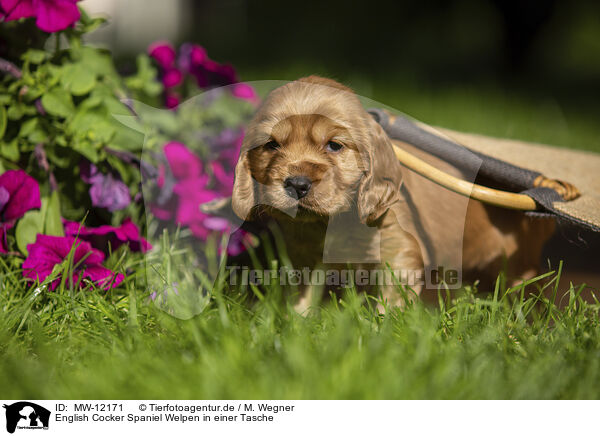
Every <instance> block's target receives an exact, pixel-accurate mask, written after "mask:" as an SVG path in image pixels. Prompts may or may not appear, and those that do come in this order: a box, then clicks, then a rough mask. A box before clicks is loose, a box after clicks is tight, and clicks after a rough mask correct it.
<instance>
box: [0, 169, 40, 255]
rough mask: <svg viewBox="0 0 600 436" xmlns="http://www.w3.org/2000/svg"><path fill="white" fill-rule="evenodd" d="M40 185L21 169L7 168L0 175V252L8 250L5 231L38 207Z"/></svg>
mask: <svg viewBox="0 0 600 436" xmlns="http://www.w3.org/2000/svg"><path fill="white" fill-rule="evenodd" d="M41 206H42V202H41V200H40V187H39V185H38V183H37V182H36V181H35V179H34V178H33V177H31V176H30V175H28V174H27V173H26V172H25V171H23V170H8V171H6V172H4V173H3V174H1V175H0V253H6V252H7V250H8V247H7V243H6V231H7V230H9V229H11V228H12V227H13V226H14V225H15V223H16V221H17V220H18V219H19V218H21V217H22V216H23V215H25V212H27V211H28V210H31V209H39V208H40V207H41Z"/></svg>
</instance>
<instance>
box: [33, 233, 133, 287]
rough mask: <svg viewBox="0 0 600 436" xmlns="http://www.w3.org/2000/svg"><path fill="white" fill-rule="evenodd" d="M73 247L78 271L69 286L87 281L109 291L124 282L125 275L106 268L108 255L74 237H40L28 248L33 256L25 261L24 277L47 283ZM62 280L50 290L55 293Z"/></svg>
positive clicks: (74, 265) (72, 275) (72, 272)
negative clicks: (54, 269)
mask: <svg viewBox="0 0 600 436" xmlns="http://www.w3.org/2000/svg"><path fill="white" fill-rule="evenodd" d="M73 246H75V251H74V255H73V268H74V270H73V271H71V277H69V284H72V285H74V284H76V283H78V282H79V281H80V280H81V279H84V278H85V279H88V280H90V281H91V282H93V283H94V284H96V285H97V286H99V287H101V288H103V289H107V288H114V287H116V286H118V285H119V284H120V283H121V282H122V281H123V278H124V277H123V274H115V273H114V272H113V271H111V270H109V269H108V268H105V267H104V266H102V262H103V261H104V254H103V253H102V252H101V251H99V250H96V249H94V248H92V246H91V245H90V243H89V242H86V241H80V240H77V239H76V238H73V237H71V236H48V235H39V234H38V235H37V238H36V240H35V242H34V243H33V244H29V245H28V246H27V251H28V252H29V255H28V256H27V259H25V261H24V262H23V277H26V278H28V279H31V280H38V281H40V282H41V281H43V280H44V279H45V278H46V277H48V276H49V275H50V274H51V273H52V270H53V268H54V266H56V265H59V264H60V263H62V262H63V261H64V260H65V259H67V257H68V255H69V252H70V251H71V249H72V247H73ZM60 281H61V278H60V277H58V278H56V279H55V280H53V281H52V283H51V284H50V289H52V290H55V289H56V287H57V286H58V285H59V283H60ZM82 282H83V281H82ZM81 284H83V283H81Z"/></svg>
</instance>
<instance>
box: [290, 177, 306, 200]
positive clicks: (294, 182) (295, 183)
mask: <svg viewBox="0 0 600 436" xmlns="http://www.w3.org/2000/svg"><path fill="white" fill-rule="evenodd" d="M311 186H312V182H311V180H310V179H309V178H308V177H305V176H294V177H288V178H287V179H285V181H284V182H283V188H284V189H285V192H286V193H287V195H289V196H290V197H292V198H294V199H296V200H300V199H301V198H302V197H304V196H306V194H308V191H310V187H311Z"/></svg>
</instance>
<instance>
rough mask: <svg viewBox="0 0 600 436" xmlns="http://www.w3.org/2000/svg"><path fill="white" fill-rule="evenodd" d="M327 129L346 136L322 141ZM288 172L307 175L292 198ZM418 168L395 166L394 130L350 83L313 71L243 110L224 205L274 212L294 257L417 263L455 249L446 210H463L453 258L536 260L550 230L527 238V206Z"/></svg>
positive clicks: (455, 213) (495, 263) (481, 267)
mask: <svg viewBox="0 0 600 436" xmlns="http://www.w3.org/2000/svg"><path fill="white" fill-rule="evenodd" d="M330 141H334V142H335V143H338V144H341V145H342V148H341V149H340V150H339V151H332V150H329V149H328V148H327V147H328V143H329V142H330ZM273 144H274V145H273ZM401 145H403V146H406V147H409V148H410V146H408V145H406V144H401ZM411 151H413V150H411ZM415 152H416V153H417V154H419V151H418V150H416V151H415ZM421 157H424V156H421ZM427 158H428V159H430V160H433V161H435V160H436V159H434V158H430V157H427ZM437 164H439V166H440V167H444V163H443V162H437ZM446 169H447V170H448V171H453V169H452V168H446ZM454 171H455V170H454ZM294 176H304V177H307V178H308V179H310V181H311V182H312V186H311V187H310V190H309V191H308V193H307V194H306V196H304V197H302V198H300V199H297V198H294V197H293V196H290V195H288V194H287V193H286V190H285V188H284V184H285V181H286V179H288V178H289V177H294ZM403 179H405V183H406V184H407V187H405V189H403V188H401V185H402V181H403ZM421 179H422V178H420V176H417V175H416V174H414V173H412V172H410V171H408V170H406V169H405V168H403V167H401V165H400V164H399V162H398V161H397V159H396V158H395V155H394V153H393V149H392V144H391V141H390V139H389V138H388V136H387V135H386V134H385V132H384V131H383V129H382V128H381V127H380V126H379V125H378V124H377V123H376V122H375V121H374V120H373V119H372V117H371V116H370V115H369V114H368V113H367V112H366V111H365V109H364V108H363V106H362V105H361V103H360V101H359V99H358V98H357V97H356V95H355V94H354V93H353V92H352V91H351V90H350V89H349V88H347V87H345V86H343V85H341V84H339V83H337V82H335V81H333V80H329V79H324V78H320V77H316V76H310V77H307V78H303V79H300V80H297V81H294V82H291V83H289V84H287V85H284V86H282V87H280V88H278V89H276V90H274V91H273V92H272V93H271V94H270V95H269V96H268V98H267V99H266V100H265V101H264V102H263V104H262V105H261V107H260V108H259V109H258V111H257V113H256V114H255V116H254V118H253V120H252V121H251V122H250V124H249V126H248V129H247V132H246V135H245V139H244V142H243V144H242V150H241V154H240V159H239V162H238V164H237V167H236V173H235V184H234V190H233V195H232V206H233V210H234V212H235V213H236V215H238V216H239V217H240V218H242V219H246V220H264V219H269V220H274V221H276V222H277V223H278V224H279V226H280V228H281V230H282V234H283V236H284V239H285V242H286V248H287V251H288V254H289V258H290V260H291V262H292V264H293V265H294V268H296V269H302V268H310V269H316V268H325V267H326V268H327V269H332V268H338V269H344V268H347V262H351V263H352V266H353V267H355V268H364V269H371V270H372V269H385V268H386V264H388V265H389V266H390V268H391V269H392V270H394V271H396V270H399V271H411V272H414V271H420V272H422V271H423V270H424V268H425V267H426V266H427V265H428V264H432V263H434V262H436V261H438V262H439V260H440V259H441V258H444V259H446V258H449V256H446V255H445V254H444V253H443V247H449V246H451V247H454V251H456V247H457V244H460V242H462V241H461V239H462V235H458V239H457V236H456V235H448V234H447V233H448V232H447V229H449V228H452V226H448V220H462V221H463V222H464V220H465V214H466V224H465V225H464V230H465V233H464V246H463V250H462V251H460V250H459V251H460V254H462V259H459V260H458V262H459V264H458V267H460V266H461V265H462V266H463V267H464V269H465V272H466V273H468V274H470V273H473V272H490V273H491V274H495V273H497V271H498V270H499V268H500V266H501V263H502V258H503V256H508V257H509V258H510V257H511V256H512V257H513V258H515V259H516V258H518V257H519V256H514V255H515V253H517V252H518V253H519V254H520V255H521V258H520V259H519V262H520V263H519V265H522V266H516V267H514V268H513V270H514V273H515V274H516V275H517V276H518V275H523V274H522V273H525V272H526V273H527V274H529V273H530V271H529V269H533V270H535V269H536V268H535V266H536V265H537V260H538V259H539V251H540V250H541V244H543V241H544V240H545V238H546V233H547V232H546V231H540V232H538V233H539V234H536V235H535V237H534V238H533V239H535V241H537V242H535V243H530V242H529V241H528V239H530V236H531V235H532V232H531V231H530V230H531V227H532V226H533V225H532V224H530V222H531V220H530V219H529V218H525V217H524V216H523V215H522V214H520V213H518V212H511V211H499V210H497V209H495V208H488V207H485V206H483V205H481V204H480V203H477V202H469V201H468V200H467V199H464V198H462V197H461V198H456V194H454V193H452V192H450V191H446V190H443V189H441V188H439V189H438V190H436V189H435V188H434V187H432V186H431V184H428V183H427V182H426V181H424V179H422V180H421ZM432 189H433V191H432ZM428 190H429V191H428ZM432 192H433V193H434V195H432ZM409 197H410V198H409ZM457 207H458V209H457ZM460 207H462V208H463V213H462V215H461V210H460ZM496 215H497V216H498V217H500V218H496ZM460 227H461V229H462V225H461V226H460ZM533 227H535V226H533ZM455 228H456V226H455ZM425 239H427V241H425ZM540 242H541V243H540ZM459 246H460V245H459ZM538 246H539V247H538ZM523 250H529V251H531V253H525V252H524V251H523ZM437 251H439V253H438V252H437ZM536 256H537V258H536ZM450 257H451V256H450ZM455 257H456V256H455ZM458 257H461V256H460V255H459V256H458ZM534 258H535V260H533V259H534ZM454 262H456V259H455V260H454ZM324 263H326V265H324ZM526 270H527V271H526ZM409 284H410V285H411V286H412V288H413V289H414V290H415V292H416V293H417V294H418V293H419V292H420V291H421V286H420V285H419V284H415V283H410V282H409ZM333 290H334V291H335V289H333ZM365 290H372V289H371V288H368V287H366V288H365ZM383 296H384V297H385V298H386V299H387V300H388V301H390V302H391V303H392V304H401V302H402V298H401V295H400V294H399V293H398V291H397V287H395V286H384V287H383ZM307 298H310V294H307V295H306V296H304V300H301V304H304V306H305V305H306V304H307V301H306V300H307Z"/></svg>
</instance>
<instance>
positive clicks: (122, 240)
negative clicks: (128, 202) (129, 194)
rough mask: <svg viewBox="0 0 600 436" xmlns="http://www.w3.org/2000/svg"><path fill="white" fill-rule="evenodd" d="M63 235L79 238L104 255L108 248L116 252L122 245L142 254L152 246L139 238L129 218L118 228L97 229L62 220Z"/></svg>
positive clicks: (103, 227)
mask: <svg viewBox="0 0 600 436" xmlns="http://www.w3.org/2000/svg"><path fill="white" fill-rule="evenodd" d="M63 226H64V228H65V235H67V236H73V237H79V239H82V240H84V241H87V242H89V243H90V244H92V247H94V248H97V249H99V250H101V251H103V252H104V253H108V247H109V244H110V247H111V248H112V249H113V250H116V249H117V248H119V247H120V246H121V245H123V244H127V245H129V248H130V249H131V250H132V251H141V252H142V253H145V252H147V251H148V250H150V249H152V245H151V244H150V243H149V242H148V241H147V240H146V239H144V238H142V237H141V236H140V229H139V228H138V227H137V226H136V225H135V223H134V222H133V221H131V219H130V218H125V220H124V221H123V223H122V224H121V225H120V226H119V227H113V226H109V225H104V226H99V227H84V226H82V225H81V224H79V223H78V222H75V221H68V220H65V219H63Z"/></svg>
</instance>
